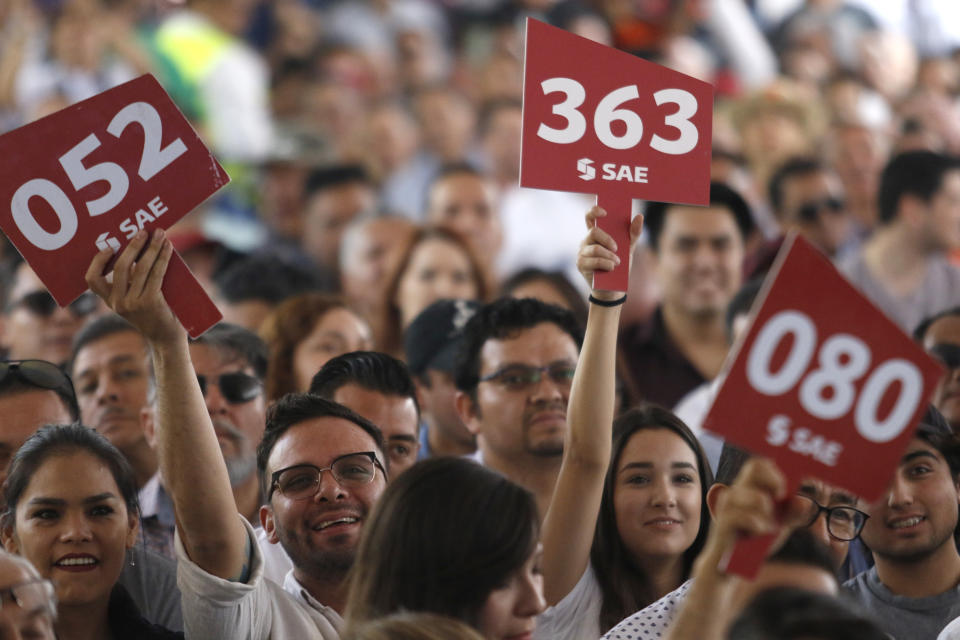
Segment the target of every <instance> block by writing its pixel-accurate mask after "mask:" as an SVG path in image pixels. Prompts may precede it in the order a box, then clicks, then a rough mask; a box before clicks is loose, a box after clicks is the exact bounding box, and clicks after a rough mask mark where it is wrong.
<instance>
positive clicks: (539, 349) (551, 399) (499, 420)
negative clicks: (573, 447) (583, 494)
mask: <svg viewBox="0 0 960 640" xmlns="http://www.w3.org/2000/svg"><path fill="white" fill-rule="evenodd" d="M578 355H579V352H578V349H577V344H576V342H574V340H573V338H571V337H570V335H569V334H567V332H566V331H564V330H563V329H561V328H560V327H559V326H557V325H555V324H553V323H552V322H542V323H540V324H538V325H535V326H533V327H531V328H529V329H524V330H522V331H518V332H517V333H516V334H514V335H511V336H509V337H506V338H491V339H489V340H487V341H486V342H485V343H484V345H483V347H482V348H481V350H480V371H479V373H480V378H485V377H490V376H492V377H490V379H489V380H487V381H484V382H480V383H479V384H478V385H477V388H476V401H475V402H473V401H471V400H470V398H469V397H467V396H458V400H457V402H458V408H459V410H460V415H461V417H462V418H463V419H464V422H465V423H466V425H467V428H468V429H470V431H471V432H473V433H474V434H476V435H477V436H478V444H479V446H480V448H481V450H483V452H484V456H485V459H486V458H489V457H490V454H491V453H492V454H494V455H495V456H496V457H497V458H501V459H506V460H511V461H514V462H520V461H522V460H524V459H529V457H531V456H532V457H534V458H559V456H560V455H561V454H562V453H563V441H564V434H565V432H566V424H567V401H568V400H569V398H570V384H571V382H572V381H573V371H574V369H575V368H576V366H577V358H578ZM547 366H549V367H551V372H550V373H547V372H539V374H534V375H531V373H530V372H531V369H532V368H534V367H547ZM536 378H539V380H538V381H534V380H535V379H536ZM488 452H490V453H488Z"/></svg>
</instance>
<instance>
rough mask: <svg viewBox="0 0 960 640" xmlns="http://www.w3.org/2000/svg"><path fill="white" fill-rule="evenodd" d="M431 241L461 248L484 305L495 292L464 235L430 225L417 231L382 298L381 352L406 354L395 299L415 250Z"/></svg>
mask: <svg viewBox="0 0 960 640" xmlns="http://www.w3.org/2000/svg"><path fill="white" fill-rule="evenodd" d="M429 240H440V241H441V242H447V243H449V244H452V245H454V246H456V247H458V248H459V249H460V251H461V252H463V254H464V255H465V256H466V257H467V262H469V263H470V276H471V277H472V278H473V282H474V284H476V286H477V297H476V299H477V300H479V301H481V302H483V301H485V300H486V299H487V298H488V297H489V295H490V292H491V291H492V287H491V284H490V283H491V280H490V274H489V273H488V272H487V268H486V266H485V265H484V263H483V262H481V260H480V259H479V258H478V257H477V255H476V253H474V251H473V249H472V248H471V246H470V243H469V242H467V241H466V239H464V237H463V236H462V235H460V234H459V233H457V232H456V231H453V230H451V229H447V228H446V227H436V226H431V227H421V228H419V229H417V230H416V231H415V232H414V233H413V234H412V235H411V236H410V238H409V239H408V241H407V246H406V247H404V250H403V252H402V253H401V254H400V258H399V259H398V260H397V261H396V262H395V263H394V264H393V270H392V271H391V273H390V276H389V277H388V278H387V279H386V282H387V285H386V289H385V291H384V298H383V299H384V301H385V304H384V305H383V314H382V317H381V319H380V328H381V330H382V335H383V338H382V344H380V345H379V348H380V349H381V350H382V351H386V352H390V353H393V352H397V353H400V352H402V351H403V341H402V339H401V336H402V334H403V329H405V327H401V326H400V324H401V319H400V307H399V306H397V304H396V302H395V300H396V298H397V292H398V291H399V289H400V281H401V280H402V279H403V276H404V274H405V273H406V271H407V268H408V267H409V266H410V261H411V260H412V259H413V253H414V251H415V250H416V248H417V247H418V246H419V245H420V244H421V243H423V242H427V241H429ZM411 320H412V318H411Z"/></svg>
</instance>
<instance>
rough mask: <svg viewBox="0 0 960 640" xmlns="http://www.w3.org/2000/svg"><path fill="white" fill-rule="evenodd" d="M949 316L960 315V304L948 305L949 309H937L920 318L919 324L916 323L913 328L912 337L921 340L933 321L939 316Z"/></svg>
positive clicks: (939, 317)
mask: <svg viewBox="0 0 960 640" xmlns="http://www.w3.org/2000/svg"><path fill="white" fill-rule="evenodd" d="M951 316H960V306H956V307H950V308H949V309H944V310H943V311H938V312H937V313H935V314H933V315H932V316H928V317H926V318H924V319H923V320H921V321H920V324H918V325H917V327H916V329H914V330H913V339H914V340H916V341H917V342H923V340H924V338H926V337H927V330H929V329H930V327H931V326H932V325H933V323H934V322H936V321H937V320H940V319H941V318H948V317H951Z"/></svg>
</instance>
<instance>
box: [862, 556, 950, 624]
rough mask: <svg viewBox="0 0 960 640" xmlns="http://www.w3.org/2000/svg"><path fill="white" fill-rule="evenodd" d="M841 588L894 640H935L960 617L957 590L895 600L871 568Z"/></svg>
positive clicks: (900, 597)
mask: <svg viewBox="0 0 960 640" xmlns="http://www.w3.org/2000/svg"><path fill="white" fill-rule="evenodd" d="M843 588H844V589H845V590H846V592H847V594H848V596H849V599H850V600H852V601H853V602H855V603H856V604H858V605H859V606H860V607H861V608H862V609H863V610H864V611H866V612H867V613H868V614H869V615H870V616H871V617H872V618H873V619H874V620H876V621H877V622H878V623H879V624H880V626H881V627H882V628H883V630H884V631H886V632H887V633H889V634H891V635H893V637H894V638H896V640H936V637H937V634H939V633H940V630H941V629H943V628H944V627H945V626H946V625H947V623H949V622H950V621H951V620H953V619H954V618H956V617H958V616H960V586H956V587H954V588H952V589H950V590H949V591H945V592H944V593H941V594H939V595H935V596H930V597H929V598H908V597H906V596H898V595H896V594H894V593H892V592H891V591H890V589H888V588H887V587H886V586H884V584H883V583H882V582H880V577H879V576H878V575H877V568H876V567H873V568H871V569H870V570H869V571H864V572H863V573H861V574H860V575H858V576H857V577H856V578H852V579H851V580H848V581H847V582H845V583H844V585H843Z"/></svg>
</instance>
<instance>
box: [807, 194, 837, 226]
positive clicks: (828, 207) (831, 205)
mask: <svg viewBox="0 0 960 640" xmlns="http://www.w3.org/2000/svg"><path fill="white" fill-rule="evenodd" d="M843 207H844V204H843V201H842V200H840V199H839V198H825V199H823V200H816V201H812V202H805V203H804V204H803V205H801V206H800V209H799V210H798V211H797V217H798V218H800V219H801V220H803V221H805V222H814V221H815V220H816V219H817V218H818V217H819V215H820V212H821V211H828V212H830V213H839V212H841V211H843Z"/></svg>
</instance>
